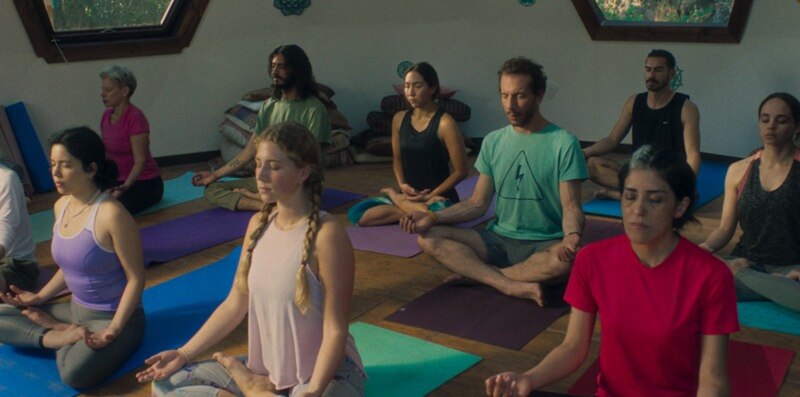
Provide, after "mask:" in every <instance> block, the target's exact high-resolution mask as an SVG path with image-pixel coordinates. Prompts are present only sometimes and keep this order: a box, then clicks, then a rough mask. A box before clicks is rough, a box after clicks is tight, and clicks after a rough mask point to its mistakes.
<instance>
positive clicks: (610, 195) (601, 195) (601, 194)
mask: <svg viewBox="0 0 800 397" xmlns="http://www.w3.org/2000/svg"><path fill="white" fill-rule="evenodd" d="M592 197H593V198H596V199H607V200H619V199H620V198H621V196H620V194H619V192H618V191H616V190H611V189H601V190H598V191H596V192H594V194H593V195H592Z"/></svg>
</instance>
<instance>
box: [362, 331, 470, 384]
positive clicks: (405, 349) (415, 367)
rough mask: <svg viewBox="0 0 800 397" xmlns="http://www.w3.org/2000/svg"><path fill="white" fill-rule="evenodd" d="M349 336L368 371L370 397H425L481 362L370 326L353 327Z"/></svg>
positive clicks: (452, 350) (453, 350) (459, 353)
mask: <svg viewBox="0 0 800 397" xmlns="http://www.w3.org/2000/svg"><path fill="white" fill-rule="evenodd" d="M350 333H351V334H352V335H353V338H354V339H355V340H356V345H357V346H358V351H359V353H360V354H361V359H362V361H363V362H364V367H365V369H366V371H367V377H368V379H367V382H366V393H365V394H366V395H367V396H381V397H393V396H397V397H415V396H424V395H427V394H428V393H430V392H432V391H433V390H435V389H436V388H437V387H439V386H441V385H443V384H444V383H445V382H447V381H448V380H450V379H452V378H453V377H455V376H456V375H458V374H460V373H462V372H464V371H466V370H467V369H469V368H470V367H472V366H473V365H475V363H477V362H478V361H480V360H481V358H480V357H478V356H475V355H472V354H469V353H464V352H461V351H458V350H455V349H451V348H449V347H445V346H442V345H437V344H435V343H431V342H428V341H425V340H422V339H417V338H414V337H411V336H408V335H403V334H401V333H398V332H394V331H390V330H388V329H385V328H381V327H376V326H374V325H370V324H365V323H354V324H351V325H350ZM478 387H480V385H478Z"/></svg>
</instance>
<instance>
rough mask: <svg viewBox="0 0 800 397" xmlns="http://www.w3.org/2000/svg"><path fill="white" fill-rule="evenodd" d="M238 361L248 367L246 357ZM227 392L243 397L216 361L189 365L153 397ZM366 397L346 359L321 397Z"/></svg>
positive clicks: (294, 392) (156, 385)
mask: <svg viewBox="0 0 800 397" xmlns="http://www.w3.org/2000/svg"><path fill="white" fill-rule="evenodd" d="M236 359H237V360H239V361H241V362H242V363H245V364H246V360H247V357H245V356H238V357H236ZM307 388H308V383H304V384H302V385H298V386H295V387H293V388H292V389H291V390H287V391H286V392H285V393H283V394H279V395H282V396H288V397H293V396H298V395H300V393H302V392H304V391H305V390H306V389H307ZM222 390H225V391H227V392H230V393H231V394H234V395H236V396H243V394H242V391H241V390H239V388H238V387H237V386H236V382H234V381H233V378H231V376H230V374H228V371H226V370H225V367H223V366H222V365H220V364H219V363H218V362H216V361H214V360H209V361H202V362H198V363H189V364H187V365H186V366H185V367H183V368H181V369H180V370H178V372H175V373H174V374H172V376H170V377H169V378H167V379H164V380H160V381H154V382H153V393H152V395H153V396H154V397H162V396H180V397H216V396H217V393H219V392H220V391H222ZM363 395H364V376H363V375H362V374H361V369H360V368H358V366H357V365H356V364H355V363H354V362H353V360H351V359H349V358H347V357H345V360H344V362H343V363H342V365H340V366H339V369H338V370H336V374H335V375H334V377H333V380H331V383H329V384H328V387H327V388H325V391H324V392H323V393H322V396H323V397H361V396H363Z"/></svg>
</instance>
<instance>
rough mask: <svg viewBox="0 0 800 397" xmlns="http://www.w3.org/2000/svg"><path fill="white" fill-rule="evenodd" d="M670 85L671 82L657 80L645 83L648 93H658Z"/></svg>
mask: <svg viewBox="0 0 800 397" xmlns="http://www.w3.org/2000/svg"><path fill="white" fill-rule="evenodd" d="M667 85H669V80H664V81H658V80H655V79H650V80H647V81H646V82H645V86H647V91H650V92H658V91H661V90H663V89H664V87H666V86H667Z"/></svg>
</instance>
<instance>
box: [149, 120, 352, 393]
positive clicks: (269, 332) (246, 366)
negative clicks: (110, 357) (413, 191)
mask: <svg viewBox="0 0 800 397" xmlns="http://www.w3.org/2000/svg"><path fill="white" fill-rule="evenodd" d="M255 143H256V145H257V146H256V147H257V149H256V157H255V160H256V180H257V184H258V192H259V195H260V196H261V198H262V200H263V201H264V202H265V203H266V204H265V206H264V208H263V209H262V210H261V212H260V213H259V214H257V215H255V216H254V217H253V219H252V220H251V221H250V225H249V226H248V228H247V234H246V236H247V238H246V241H245V248H246V249H245V251H244V252H243V253H242V260H241V261H240V264H239V269H237V272H236V277H235V280H234V285H233V287H232V289H231V292H230V293H229V295H228V297H227V298H226V299H225V300H224V301H223V302H222V303H221V304H220V306H219V307H218V308H217V309H216V310H215V311H214V313H213V314H212V315H211V317H210V318H209V319H208V320H207V321H206V323H205V324H204V325H203V326H202V327H201V328H200V330H199V331H198V332H197V333H196V334H195V335H194V336H193V337H192V338H191V339H190V340H189V341H188V342H187V343H186V344H185V345H183V346H182V347H180V348H178V349H175V350H168V351H164V352H161V353H158V354H156V355H155V356H153V357H150V358H149V359H147V360H146V361H145V362H146V363H147V364H149V365H150V367H148V368H147V369H145V370H144V371H142V372H140V373H138V374H137V375H136V377H137V379H138V380H139V382H147V381H155V382H153V395H155V396H161V395H170V394H172V395H191V396H250V395H259V396H260V395H283V396H362V395H363V394H364V386H363V382H364V369H363V365H362V364H361V358H360V356H359V354H358V352H357V351H356V348H355V343H354V341H353V338H352V337H351V336H350V335H349V333H348V331H347V326H348V324H347V319H348V312H349V306H350V300H351V298H352V294H353V279H354V262H355V259H354V255H353V248H352V246H351V245H350V241H349V239H348V237H347V233H345V231H344V230H343V228H342V227H341V226H340V225H339V224H338V223H337V222H336V221H335V219H334V218H333V217H332V216H330V215H329V214H327V213H325V212H320V211H319V205H320V202H321V196H322V172H321V170H322V168H321V155H320V151H319V145H318V144H317V143H316V140H315V139H314V136H313V135H312V134H311V133H310V132H309V131H308V130H307V129H306V128H305V127H303V126H301V125H300V124H297V123H293V122H288V123H281V124H276V125H274V126H271V127H270V128H268V129H267V130H266V131H265V132H264V133H263V134H262V135H261V136H259V137H258V138H257V139H256V141H255ZM246 315H247V317H248V325H249V327H248V355H247V357H229V356H226V355H224V354H221V353H215V354H214V360H211V361H206V362H201V363H195V364H191V365H187V364H189V362H190V361H191V359H192V357H195V356H197V355H199V354H200V353H202V352H203V351H205V350H207V349H208V348H210V347H212V346H213V345H214V344H216V343H217V342H219V341H220V340H222V339H224V338H225V337H226V336H227V335H228V334H229V333H230V332H231V331H233V329H234V328H236V327H237V325H238V324H239V323H240V322H241V321H242V320H243V319H244V318H245V316H246Z"/></svg>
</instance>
